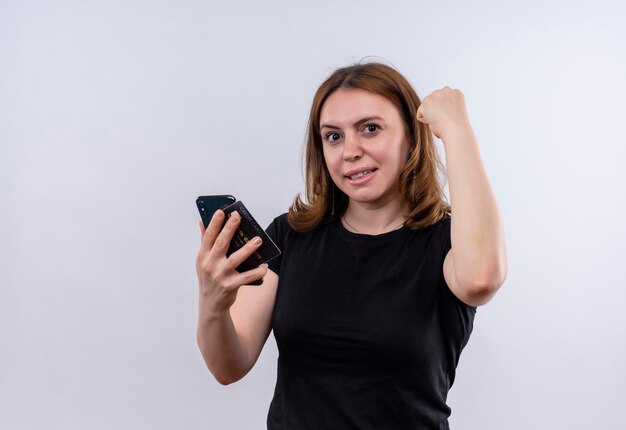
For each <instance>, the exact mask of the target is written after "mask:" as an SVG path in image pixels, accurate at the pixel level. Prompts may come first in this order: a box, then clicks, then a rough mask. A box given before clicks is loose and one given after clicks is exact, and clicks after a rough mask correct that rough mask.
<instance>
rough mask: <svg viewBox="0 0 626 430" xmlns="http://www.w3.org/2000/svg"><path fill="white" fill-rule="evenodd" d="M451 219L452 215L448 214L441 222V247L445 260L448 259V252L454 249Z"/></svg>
mask: <svg viewBox="0 0 626 430" xmlns="http://www.w3.org/2000/svg"><path fill="white" fill-rule="evenodd" d="M451 219H452V218H451V217H450V214H449V213H446V214H445V215H444V217H443V218H442V219H441V221H440V222H441V226H440V230H439V243H440V245H441V252H442V255H443V258H446V255H447V254H448V251H450V249H451V248H452V242H451V240H450V226H451V222H450V221H451Z"/></svg>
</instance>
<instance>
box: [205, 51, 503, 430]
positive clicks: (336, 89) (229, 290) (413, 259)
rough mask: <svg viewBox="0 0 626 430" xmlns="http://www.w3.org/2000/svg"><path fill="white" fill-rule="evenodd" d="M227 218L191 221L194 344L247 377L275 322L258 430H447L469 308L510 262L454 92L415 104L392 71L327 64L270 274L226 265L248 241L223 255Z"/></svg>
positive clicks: (218, 366)
mask: <svg viewBox="0 0 626 430" xmlns="http://www.w3.org/2000/svg"><path fill="white" fill-rule="evenodd" d="M432 134H434V135H435V136H437V137H439V138H441V139H442V141H443V144H444V149H445V156H446V167H447V174H448V184H449V191H450V203H451V206H450V205H448V204H447V203H446V202H445V200H444V194H443V191H442V185H441V184H440V182H439V177H438V173H439V168H441V164H440V162H439V159H438V156H437V150H436V147H435V145H434V141H433V138H432ZM238 222H239V219H238V218H235V217H231V219H229V221H228V222H226V223H224V213H223V212H222V211H218V212H216V214H215V216H214V217H213V219H212V221H211V223H210V224H209V226H208V228H207V229H206V231H205V229H204V228H203V225H202V222H200V229H201V235H202V243H201V247H200V251H199V253H198V258H197V263H196V267H197V273H198V278H199V284H200V309H199V321H198V333H197V334H198V344H199V346H200V350H201V351H202V355H203V357H204V359H205V361H206V363H207V366H208V368H209V369H210V371H211V372H212V373H213V375H214V376H215V378H216V379H217V380H218V381H219V382H220V383H222V384H229V383H231V382H235V381H237V380H239V379H240V378H242V377H243V376H244V375H246V374H247V373H248V371H249V370H250V369H251V368H252V367H253V365H254V363H255V362H256V360H257V358H258V356H259V354H260V352H261V349H262V347H263V345H264V344H265V341H266V340H267V337H268V336H269V333H270V331H272V330H273V331H274V336H275V338H276V342H277V345H278V349H279V358H278V380H277V383H276V388H275V393H274V398H273V400H272V403H271V406H270V410H269V414H268V419H267V426H268V428H269V429H315V430H320V429H334V430H336V429H381V428H388V429H395V430H400V429H447V428H449V427H448V420H447V419H448V417H449V415H450V408H449V407H448V406H447V404H446V397H447V393H448V390H449V389H450V387H451V385H452V383H453V382H454V376H455V369H456V367H457V364H458V360H459V356H460V354H461V351H462V349H463V348H464V346H465V345H466V344H467V341H468V339H469V336H470V333H471V331H472V324H473V320H474V314H475V311H476V306H479V305H483V304H485V303H487V302H488V301H489V300H490V299H491V298H492V297H493V296H494V294H495V293H496V291H497V290H498V288H499V287H500V286H501V285H502V283H503V282H504V279H505V277H506V271H507V268H506V266H507V262H506V254H505V244H504V233H503V227H502V221H501V219H500V214H499V210H498V207H497V203H496V199H495V197H494V195H493V193H492V191H491V188H490V186H489V182H488V179H487V176H486V174H485V171H484V168H483V165H482V161H481V159H480V154H479V149H478V144H477V142H476V138H475V137H474V134H473V131H472V128H471V125H470V122H469V119H468V115H467V112H466V108H465V102H464V97H463V94H462V93H461V92H460V91H458V90H455V89H451V88H449V87H445V88H443V89H440V90H437V91H435V92H433V93H432V94H431V95H429V96H428V97H426V98H425V99H424V101H423V102H421V101H420V99H419V98H418V96H417V94H416V93H415V91H414V90H413V88H412V87H411V85H410V84H409V83H408V82H407V80H406V79H405V78H404V77H403V76H402V75H401V74H400V73H398V72H397V71H396V70H395V69H393V68H391V67H389V66H386V65H383V64H378V63H367V64H357V65H352V66H349V67H344V68H340V69H338V70H336V71H335V72H334V73H332V74H331V75H330V77H328V78H327V80H326V81H325V82H324V83H323V84H322V85H321V86H320V88H319V89H318V91H317V93H316V94H315V98H314V100H313V106H312V109H311V114H310V119H309V127H308V136H307V147H306V201H303V200H302V199H300V197H299V196H298V197H296V199H295V201H294V203H293V205H292V206H291V207H290V208H289V212H288V213H286V214H283V215H281V216H279V217H277V218H276V219H275V220H274V221H273V222H272V224H271V225H270V226H269V227H268V229H267V232H268V234H269V236H270V237H271V238H272V239H273V240H274V241H275V242H276V244H277V245H278V247H279V248H280V249H281V250H282V254H281V256H280V257H278V258H276V259H274V260H271V261H270V262H269V268H268V267H267V265H264V266H262V267H259V268H257V269H254V270H250V271H248V272H245V273H238V272H236V271H235V267H237V266H238V265H239V264H240V263H241V262H242V261H244V260H245V259H246V258H247V257H248V256H249V255H251V254H252V253H253V252H254V251H255V249H256V248H257V247H258V246H259V244H260V243H256V242H255V241H251V242H250V243H249V244H248V245H247V246H246V247H245V248H243V249H241V250H239V251H237V252H236V253H234V254H232V255H231V256H230V257H228V258H226V255H225V254H226V250H227V248H228V243H229V241H230V239H231V237H232V235H233V232H234V231H235V229H236V227H237V225H238ZM260 278H263V284H262V285H261V286H250V285H246V284H249V283H250V282H252V281H254V280H256V279H260Z"/></svg>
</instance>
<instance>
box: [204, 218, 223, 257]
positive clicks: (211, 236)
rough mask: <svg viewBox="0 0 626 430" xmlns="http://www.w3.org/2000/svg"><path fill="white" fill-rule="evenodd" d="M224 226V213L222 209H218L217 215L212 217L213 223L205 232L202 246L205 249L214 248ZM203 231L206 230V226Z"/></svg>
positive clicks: (210, 223)
mask: <svg viewBox="0 0 626 430" xmlns="http://www.w3.org/2000/svg"><path fill="white" fill-rule="evenodd" d="M200 224H202V221H200ZM223 224H224V211H223V210H221V209H218V210H216V211H215V213H214V214H213V216H212V217H211V222H209V225H208V227H207V228H206V230H205V231H204V232H203V236H202V246H203V247H204V248H205V249H207V250H210V249H212V248H213V245H214V244H215V240H216V238H217V236H218V234H219V233H220V230H221V229H222V225H223ZM202 229H204V226H202Z"/></svg>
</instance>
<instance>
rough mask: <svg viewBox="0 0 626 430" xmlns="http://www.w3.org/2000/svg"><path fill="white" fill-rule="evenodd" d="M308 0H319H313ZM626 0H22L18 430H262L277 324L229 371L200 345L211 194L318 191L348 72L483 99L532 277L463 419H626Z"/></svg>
mask: <svg viewBox="0 0 626 430" xmlns="http://www.w3.org/2000/svg"><path fill="white" fill-rule="evenodd" d="M296 3H303V4H301V5H296ZM625 12H626V7H625V6H624V5H623V3H622V2H618V1H613V2H609V1H604V2H594V3H592V2H583V1H574V2H572V1H568V2H566V1H559V2H549V4H546V2H543V1H537V0H534V1H527V2H517V4H514V2H496V1H493V2H490V1H487V0H478V1H474V2H458V4H452V3H449V2H387V3H384V4H383V2H378V1H358V2H357V1H354V2H336V1H328V0H322V1H315V2H306V3H304V2H286V1H285V2H279V1H264V2H252V1H250V2H247V3H243V2H211V1H192V0H185V1H179V2H164V1H106V2H105V1H100V2H95V1H92V2H77V1H67V0H66V1H56V2H43V1H40V2H37V1H28V0H26V1H13V2H6V1H5V2H1V3H0V58H1V63H0V147H1V151H0V201H1V203H0V427H1V428H6V429H39V428H46V429H79V428H88V429H137V428H152V429H173V428H184V429H244V428H245V429H261V428H265V417H266V414H267V408H268V405H269V401H270V399H271V396H272V392H273V388H274V380H275V371H276V364H275V360H276V356H277V352H276V348H275V344H274V341H273V337H271V338H270V341H269V342H268V344H267V345H266V348H265V350H264V352H263V354H262V356H261V358H260V361H259V362H258V363H257V365H256V367H255V368H254V369H253V371H252V372H251V373H250V374H249V375H248V376H247V377H246V378H245V379H244V380H242V381H240V382H238V383H236V384H234V385H231V386H228V387H222V386H220V385H219V384H217V382H215V381H214V380H213V379H212V377H211V376H210V374H209V372H208V371H207V370H206V369H205V367H204V363H203V361H202V358H201V356H200V353H199V351H198V349H197V346H196V343H195V324H196V311H197V279H196V274H195V256H196V252H197V249H198V244H199V231H198V225H197V220H198V216H197V212H196V208H195V204H194V200H195V198H196V196H197V195H200V194H215V193H230V194H234V195H235V196H237V197H238V198H240V199H241V200H243V201H244V202H245V203H246V205H247V206H248V207H249V208H250V209H251V210H252V212H253V213H254V214H255V216H256V217H257V218H258V220H259V221H260V222H262V224H263V225H267V224H268V223H269V222H270V221H271V220H272V219H273V217H274V216H276V215H278V214H280V213H282V212H284V211H286V209H287V207H288V205H289V204H290V202H291V200H292V198H293V197H294V195H295V194H296V193H297V192H300V191H302V189H303V182H302V176H301V169H300V150H301V144H302V141H303V138H304V131H305V126H306V120H307V115H308V110H309V106H310V102H311V100H312V96H313V93H314V91H315V89H316V88H317V86H318V85H319V84H320V83H321V82H322V80H323V79H324V78H325V77H326V76H327V75H328V73H330V72H331V71H332V70H333V69H334V68H335V67H337V66H343V65H346V64H348V63H350V62H352V61H355V60H359V59H361V58H362V57H365V56H370V55H371V56H376V57H378V58H380V59H381V60H383V61H387V62H390V63H392V64H393V65H395V66H396V67H397V68H399V70H400V71H401V72H403V73H404V74H405V75H406V76H407V77H408V78H409V80H410V81H411V82H412V83H413V84H414V86H415V87H416V89H417V91H418V94H419V95H420V96H422V97H424V96H426V95H427V94H428V93H430V92H431V91H433V90H434V89H436V88H439V87H442V86H445V85H450V86H452V87H454V88H460V89H461V90H463V92H464V93H465V96H466V101H467V104H468V110H469V113H470V118H471V120H472V122H473V125H474V130H475V132H476V135H477V137H478V139H479V144H480V147H481V151H482V156H483V160H484V163H485V166H486V168H487V172H488V174H489V178H490V180H491V184H492V186H493V189H494V190H495V193H496V195H497V197H498V201H499V204H500V207H501V210H502V214H503V217H504V222H505V228H506V239H507V245H508V255H509V265H510V269H509V275H508V279H507V281H506V284H505V285H504V287H503V288H502V290H501V292H500V293H499V294H498V296H497V297H496V298H495V299H494V300H493V301H492V302H491V303H489V304H488V305H487V306H485V307H484V308H480V309H479V311H478V314H477V316H476V321H475V331H474V334H473V336H472V338H471V340H470V343H469V345H468V347H467V348H466V350H465V352H464V354H463V356H462V358H461V364H460V366H459V369H458V377H457V381H456V383H455V385H454V387H453V388H452V390H451V392H450V397H449V401H450V404H451V406H452V408H453V413H452V417H451V425H452V426H453V428H455V429H520V430H527V429H554V428H567V429H585V430H588V429H592V428H594V429H596V428H598V429H599V428H617V427H619V426H620V425H623V421H624V420H623V417H622V415H621V408H622V407H623V404H624V400H626V397H625V395H624V391H623V390H622V386H623V384H624V382H626V371H625V370H624V369H625V367H624V365H623V362H624V359H625V358H626V357H625V355H626V354H625V352H626V313H625V312H624V311H623V304H624V300H625V299H626V293H625V292H624V289H625V287H626V282H625V280H626V279H625V275H624V263H623V258H624V251H623V249H624V239H625V238H626V235H625V231H624V222H623V219H622V216H623V212H624V209H625V208H626V207H625V206H626V205H625V201H624V196H625V193H624V179H625V176H626V175H625V173H624V161H625V159H626V157H625V153H626V150H625V149H624V148H625V144H626V142H625V141H624V137H623V124H624V118H626V108H625V103H624V100H625V98H626V84H625V80H624V76H626V31H625V30H624V26H623V21H624V17H625V16H626V14H625Z"/></svg>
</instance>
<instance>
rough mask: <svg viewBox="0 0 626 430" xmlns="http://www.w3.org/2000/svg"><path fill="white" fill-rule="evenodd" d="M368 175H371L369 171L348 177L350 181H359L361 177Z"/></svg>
mask: <svg viewBox="0 0 626 430" xmlns="http://www.w3.org/2000/svg"><path fill="white" fill-rule="evenodd" d="M370 173H372V171H371V170H366V171H365V172H359V173H357V174H356V175H352V176H350V179H353V180H354V179H359V178H362V177H363V176H367V175H369V174H370Z"/></svg>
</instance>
